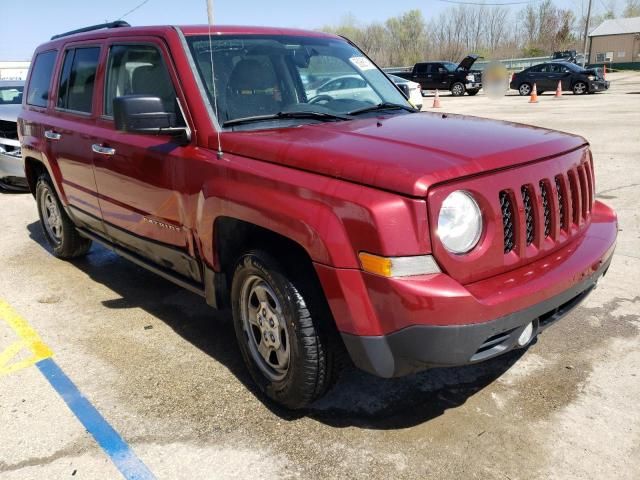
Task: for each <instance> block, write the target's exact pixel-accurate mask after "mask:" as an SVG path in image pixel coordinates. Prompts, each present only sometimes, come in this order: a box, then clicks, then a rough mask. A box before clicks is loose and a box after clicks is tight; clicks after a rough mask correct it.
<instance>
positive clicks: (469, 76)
mask: <svg viewBox="0 0 640 480" xmlns="http://www.w3.org/2000/svg"><path fill="white" fill-rule="evenodd" d="M475 79H476V77H475V75H473V74H472V73H470V74H469V75H467V81H468V82H473V81H474V80H475Z"/></svg>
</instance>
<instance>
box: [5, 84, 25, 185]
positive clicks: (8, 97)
mask: <svg viewBox="0 0 640 480" xmlns="http://www.w3.org/2000/svg"><path fill="white" fill-rule="evenodd" d="M23 90H24V82H23V81H21V80H2V81H0V188H4V189H7V190H23V189H25V188H27V181H26V179H25V176H24V163H23V161H22V154H21V152H20V142H19V141H18V123H17V122H18V113H19V112H20V108H21V104H22V94H23Z"/></svg>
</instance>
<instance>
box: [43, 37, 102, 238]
mask: <svg viewBox="0 0 640 480" xmlns="http://www.w3.org/2000/svg"><path fill="white" fill-rule="evenodd" d="M101 50H102V43H101V42H100V41H92V42H91V43H88V44H68V45H67V46H66V47H65V50H64V52H63V59H62V66H61V68H60V69H59V73H58V81H57V83H56V89H55V98H54V108H53V110H52V111H51V112H50V115H49V125H48V126H47V127H46V129H45V131H44V137H45V138H46V140H47V142H48V143H49V145H50V149H49V151H50V154H51V155H52V157H53V158H54V160H55V162H56V163H57V165H58V167H59V168H60V175H61V179H62V188H63V190H64V192H65V195H66V197H67V201H68V204H69V207H70V208H71V210H72V212H73V215H74V217H76V220H78V221H80V222H81V223H84V224H85V225H86V226H89V227H91V228H92V229H94V230H98V231H103V225H102V218H101V217H102V216H101V212H100V203H99V199H98V195H97V191H96V183H95V177H94V175H93V162H92V158H93V153H92V151H91V137H92V135H93V134H94V132H95V128H96V115H95V112H96V109H95V104H96V97H97V95H96V94H95V91H96V88H95V85H96V76H97V71H98V65H99V60H100V54H101Z"/></svg>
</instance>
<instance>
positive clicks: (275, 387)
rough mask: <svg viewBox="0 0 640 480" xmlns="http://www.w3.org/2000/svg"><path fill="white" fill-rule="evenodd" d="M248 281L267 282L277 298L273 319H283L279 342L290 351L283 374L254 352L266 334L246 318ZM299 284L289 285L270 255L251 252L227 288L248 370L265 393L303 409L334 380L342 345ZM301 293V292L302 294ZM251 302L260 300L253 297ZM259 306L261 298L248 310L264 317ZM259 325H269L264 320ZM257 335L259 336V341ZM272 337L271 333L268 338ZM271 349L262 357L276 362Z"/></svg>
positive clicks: (249, 305)
mask: <svg viewBox="0 0 640 480" xmlns="http://www.w3.org/2000/svg"><path fill="white" fill-rule="evenodd" d="M251 282H258V283H256V285H259V286H263V285H265V284H266V285H267V286H268V288H269V289H270V292H269V293H270V294H271V295H272V296H273V297H274V298H273V299H272V300H275V302H277V303H276V305H277V307H278V308H279V312H280V313H281V315H278V318H277V321H278V322H282V323H284V325H281V324H280V323H278V325H276V328H277V329H278V330H277V331H278V339H277V340H278V345H279V346H281V345H283V344H284V342H283V339H285V338H286V342H287V344H288V349H289V356H288V358H289V360H288V365H287V369H286V371H284V372H283V370H282V369H280V370H276V369H274V370H273V371H270V367H271V363H269V361H268V360H265V359H264V354H261V353H259V352H258V351H259V350H260V347H259V345H262V346H263V347H262V348H263V350H264V349H265V343H264V341H263V334H264V338H267V336H268V334H267V332H266V331H262V330H261V329H262V328H263V327H262V326H259V325H257V324H256V323H252V322H251V321H250V320H248V319H247V317H248V316H249V314H250V313H251V312H252V310H251V308H252V306H251V303H252V297H251V295H252V292H253V290H252V291H251V292H249V293H248V294H247V290H248V289H249V288H250V285H253V283H251ZM259 282H262V283H259ZM301 283H302V282H300V281H298V282H296V284H297V285H296V284H294V282H293V281H292V280H291V279H290V278H289V275H288V274H287V273H285V271H284V270H283V269H282V268H281V267H280V265H279V264H278V263H277V262H276V261H275V260H274V259H273V258H272V257H271V256H270V255H268V254H267V253H265V252H262V251H259V250H253V251H251V252H249V253H247V254H245V255H243V256H242V257H241V258H240V260H239V261H238V263H237V265H236V269H235V272H234V275H233V281H232V286H231V303H232V311H233V322H234V327H235V332H236V338H237V340H238V344H239V346H240V351H241V353H242V358H243V359H244V362H245V364H246V366H247V368H248V370H249V373H250V374H251V377H252V378H253V380H254V381H255V382H256V384H257V385H258V387H259V389H260V390H261V391H262V392H263V393H264V394H266V395H267V396H268V397H269V398H270V399H271V400H273V401H275V402H277V403H278V404H280V405H281V406H284V407H286V408H290V409H299V408H304V407H305V406H307V405H308V404H309V403H311V402H313V401H314V400H316V399H317V398H319V397H321V396H322V395H324V393H326V391H327V390H328V389H329V388H330V387H331V386H332V385H333V383H334V382H335V380H336V379H337V373H338V370H339V368H340V366H341V362H339V361H338V359H339V358H340V354H339V351H340V350H339V346H341V345H339V344H338V342H337V339H336V338H335V337H333V336H332V335H331V334H330V332H329V331H328V330H329V329H328V328H327V325H326V320H327V319H326V318H322V311H323V309H322V308H318V304H317V303H316V302H314V301H312V299H311V298H310V296H311V295H312V294H311V293H310V291H308V290H306V289H301V285H300V284H301ZM256 288H258V287H256ZM303 291H305V292H306V293H305V294H304V295H303V293H302V292H303ZM258 296H259V295H258ZM254 300H258V301H259V299H258V298H257V296H256V298H255V299H254ZM270 303H271V302H270ZM262 304H263V303H262V302H260V303H259V304H258V306H257V307H253V308H254V309H256V310H257V311H258V312H260V311H261V312H262V314H263V315H264V313H265V310H264V309H263V307H262V306H260V305H262ZM272 305H273V304H272ZM312 307H313V308H312ZM271 312H275V309H272V310H270V312H269V313H271ZM258 317H260V314H259V313H258ZM262 318H269V317H264V316H263V317H262ZM260 325H262V323H261V324H260ZM271 327H273V324H271ZM264 328H266V329H269V326H267V322H266V321H265V322H264ZM271 331H272V332H273V330H271ZM257 337H259V338H260V340H259V342H258V340H257ZM273 338H274V337H273V336H271V339H272V340H273ZM271 347H273V344H271ZM276 353H277V352H276V349H275V348H273V349H272V350H270V351H269V354H270V355H267V356H268V357H269V358H273V360H275V362H273V363H277V362H279V358H275V357H276ZM274 377H276V378H274Z"/></svg>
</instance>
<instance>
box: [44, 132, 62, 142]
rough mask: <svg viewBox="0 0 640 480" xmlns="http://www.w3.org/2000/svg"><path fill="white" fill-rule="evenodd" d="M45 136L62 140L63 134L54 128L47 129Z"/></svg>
mask: <svg viewBox="0 0 640 480" xmlns="http://www.w3.org/2000/svg"><path fill="white" fill-rule="evenodd" d="M44 136H45V137H46V138H48V139H49V140H60V139H61V138H62V135H60V134H59V133H57V132H54V131H53V130H45V132H44Z"/></svg>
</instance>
